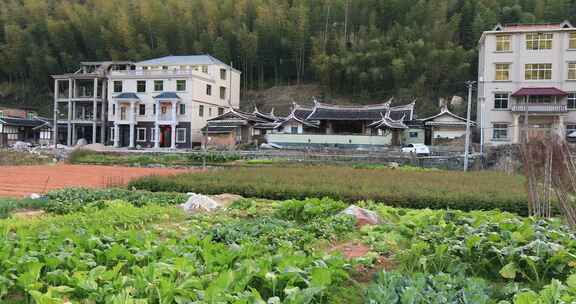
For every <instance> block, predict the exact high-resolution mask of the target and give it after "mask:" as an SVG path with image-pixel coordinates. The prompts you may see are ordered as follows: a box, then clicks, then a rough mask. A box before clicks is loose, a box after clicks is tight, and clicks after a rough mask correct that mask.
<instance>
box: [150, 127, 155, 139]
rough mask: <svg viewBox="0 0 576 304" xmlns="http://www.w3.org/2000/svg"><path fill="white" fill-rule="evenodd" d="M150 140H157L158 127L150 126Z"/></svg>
mask: <svg viewBox="0 0 576 304" xmlns="http://www.w3.org/2000/svg"><path fill="white" fill-rule="evenodd" d="M150 141H156V127H153V128H150Z"/></svg>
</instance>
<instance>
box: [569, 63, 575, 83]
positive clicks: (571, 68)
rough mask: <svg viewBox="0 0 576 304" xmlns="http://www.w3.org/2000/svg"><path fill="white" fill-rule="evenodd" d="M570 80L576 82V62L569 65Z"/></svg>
mask: <svg viewBox="0 0 576 304" xmlns="http://www.w3.org/2000/svg"><path fill="white" fill-rule="evenodd" d="M568 80H576V62H569V63H568Z"/></svg>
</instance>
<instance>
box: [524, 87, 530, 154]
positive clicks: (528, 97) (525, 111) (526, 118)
mask: <svg viewBox="0 0 576 304" xmlns="http://www.w3.org/2000/svg"><path fill="white" fill-rule="evenodd" d="M529 102H530V96H525V97H524V132H525V133H526V138H525V140H526V143H528V138H529V137H530V134H529V133H530V131H529V125H528V103H529Z"/></svg>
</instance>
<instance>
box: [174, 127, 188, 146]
mask: <svg viewBox="0 0 576 304" xmlns="http://www.w3.org/2000/svg"><path fill="white" fill-rule="evenodd" d="M176 142H177V143H180V144H181V143H185V142H186V129H184V128H176Z"/></svg>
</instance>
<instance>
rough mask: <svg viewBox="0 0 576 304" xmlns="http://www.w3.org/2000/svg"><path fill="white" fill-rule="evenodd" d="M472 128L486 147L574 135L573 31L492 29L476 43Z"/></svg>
mask: <svg viewBox="0 0 576 304" xmlns="http://www.w3.org/2000/svg"><path fill="white" fill-rule="evenodd" d="M478 68H479V72H478V98H479V102H478V112H477V113H478V115H477V116H478V126H479V127H480V128H482V131H483V132H482V134H483V135H482V141H483V142H484V143H487V144H495V145H496V144H501V143H519V142H522V141H524V139H527V138H529V137H531V136H548V135H551V134H558V135H561V136H566V135H568V134H570V133H572V132H574V131H576V28H574V27H573V26H572V25H571V24H570V23H569V22H563V23H560V24H538V25H497V26H496V27H495V28H494V29H493V30H492V31H487V32H484V33H483V34H482V37H481V38H480V50H479V66H478Z"/></svg>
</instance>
